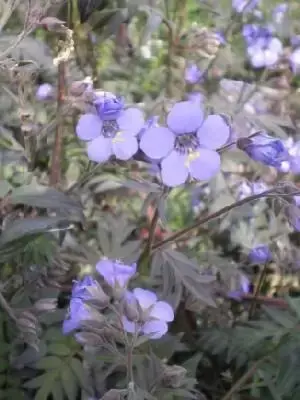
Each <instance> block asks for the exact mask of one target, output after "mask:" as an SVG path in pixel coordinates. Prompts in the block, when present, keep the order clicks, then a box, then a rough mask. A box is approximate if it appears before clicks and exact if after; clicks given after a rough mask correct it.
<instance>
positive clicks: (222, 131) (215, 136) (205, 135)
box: [197, 115, 230, 150]
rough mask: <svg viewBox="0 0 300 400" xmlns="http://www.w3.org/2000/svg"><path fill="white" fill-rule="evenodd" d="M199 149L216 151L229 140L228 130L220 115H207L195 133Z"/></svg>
mask: <svg viewBox="0 0 300 400" xmlns="http://www.w3.org/2000/svg"><path fill="white" fill-rule="evenodd" d="M197 136H198V138H199V143H200V146H201V147H206V148H207V149H212V150H214V149H218V148H219V147H221V146H223V145H224V144H225V143H226V142H227V141H228V139H229V136H230V128H229V126H228V125H227V124H226V122H225V121H224V118H222V117H221V116H220V115H209V116H208V117H207V118H206V120H205V121H204V123H203V124H202V125H201V127H200V128H199V129H198V131H197Z"/></svg>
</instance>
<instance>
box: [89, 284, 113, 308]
mask: <svg viewBox="0 0 300 400" xmlns="http://www.w3.org/2000/svg"><path fill="white" fill-rule="evenodd" d="M86 291H87V292H88V293H89V295H90V298H88V299H87V300H86V303H87V304H90V305H93V306H94V307H95V308H99V309H100V310H102V309H103V308H105V307H107V306H108V304H109V302H110V297H109V296H107V294H106V293H104V291H103V289H102V287H101V286H100V284H99V283H98V282H97V283H96V284H95V285H94V286H87V287H86Z"/></svg>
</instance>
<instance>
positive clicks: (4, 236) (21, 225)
mask: <svg viewBox="0 0 300 400" xmlns="http://www.w3.org/2000/svg"><path fill="white" fill-rule="evenodd" d="M69 226H70V223H69V222H68V221H67V220H66V219H64V218H61V217H53V218H50V217H38V218H24V219H21V220H16V221H14V222H12V223H11V224H9V225H8V226H7V228H6V229H5V230H4V231H3V232H2V233H1V236H0V247H4V246H6V245H7V244H8V243H10V242H13V241H15V240H17V239H20V238H22V237H24V236H27V235H34V234H38V233H43V232H50V231H51V230H55V229H68V228H69Z"/></svg>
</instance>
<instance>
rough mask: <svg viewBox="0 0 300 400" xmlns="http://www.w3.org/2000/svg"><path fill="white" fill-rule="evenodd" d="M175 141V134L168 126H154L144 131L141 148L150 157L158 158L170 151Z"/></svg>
mask: <svg viewBox="0 0 300 400" xmlns="http://www.w3.org/2000/svg"><path fill="white" fill-rule="evenodd" d="M174 143H175V136H174V134H173V133H172V132H171V131H170V130H169V129H168V128H163V127H158V128H156V127H154V128H150V129H148V130H146V131H145V132H144V134H143V136H142V138H141V141H140V148H141V150H142V151H143V152H144V153H145V154H146V155H147V156H148V157H151V158H152V159H157V160H158V159H160V158H163V157H165V156H166V155H168V153H170V151H171V150H172V149H173V148H174Z"/></svg>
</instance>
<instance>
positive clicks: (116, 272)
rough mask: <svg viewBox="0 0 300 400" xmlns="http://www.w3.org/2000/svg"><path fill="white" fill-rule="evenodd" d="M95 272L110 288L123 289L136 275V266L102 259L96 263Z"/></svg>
mask: <svg viewBox="0 0 300 400" xmlns="http://www.w3.org/2000/svg"><path fill="white" fill-rule="evenodd" d="M96 270H97V272H98V273H99V274H100V275H102V276H103V278H104V280H105V281H106V282H107V283H108V284H109V285H110V286H111V287H113V288H117V289H118V288H119V289H125V288H126V286H127V284H128V281H129V280H130V279H131V278H132V277H133V276H134V275H135V274H136V264H131V265H126V264H123V263H121V262H119V261H112V260H106V259H103V260H100V261H99V262H98V263H97V265H96Z"/></svg>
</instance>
